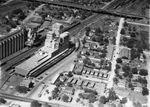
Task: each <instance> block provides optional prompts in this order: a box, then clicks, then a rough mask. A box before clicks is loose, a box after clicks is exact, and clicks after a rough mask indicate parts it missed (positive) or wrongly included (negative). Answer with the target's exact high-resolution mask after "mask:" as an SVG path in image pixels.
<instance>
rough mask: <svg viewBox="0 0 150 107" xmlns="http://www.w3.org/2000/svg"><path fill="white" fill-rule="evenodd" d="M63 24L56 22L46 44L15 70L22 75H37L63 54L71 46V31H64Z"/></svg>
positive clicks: (47, 36) (48, 34)
mask: <svg viewBox="0 0 150 107" xmlns="http://www.w3.org/2000/svg"><path fill="white" fill-rule="evenodd" d="M62 28H63V26H62V24H60V23H55V24H54V25H53V26H52V31H48V32H47V35H46V40H45V44H44V46H43V47H41V48H40V49H39V51H38V52H36V53H35V55H33V56H32V57H31V58H29V59H27V60H26V61H24V62H23V63H21V64H20V65H18V66H16V67H15V72H16V73H17V74H19V75H22V76H31V77H36V76H37V75H39V74H40V73H42V72H44V68H45V67H47V64H48V63H50V62H51V61H52V60H53V59H55V58H57V57H58V56H61V55H62V54H63V53H64V52H66V51H67V50H68V48H69V40H70V38H69V36H70V35H69V32H64V33H62Z"/></svg>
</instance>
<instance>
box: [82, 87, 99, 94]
mask: <svg viewBox="0 0 150 107" xmlns="http://www.w3.org/2000/svg"><path fill="white" fill-rule="evenodd" d="M84 92H85V93H93V94H95V95H97V94H98V93H97V92H96V91H95V90H92V89H88V88H84Z"/></svg>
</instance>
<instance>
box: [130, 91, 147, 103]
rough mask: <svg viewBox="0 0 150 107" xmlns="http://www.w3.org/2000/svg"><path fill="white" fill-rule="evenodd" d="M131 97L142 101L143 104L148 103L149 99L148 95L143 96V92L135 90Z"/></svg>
mask: <svg viewBox="0 0 150 107" xmlns="http://www.w3.org/2000/svg"><path fill="white" fill-rule="evenodd" d="M130 98H131V99H133V100H136V101H138V102H140V103H141V104H146V103H147V101H148V100H147V97H146V96H143V95H142V94H141V93H139V92H134V91H133V92H131V93H130Z"/></svg>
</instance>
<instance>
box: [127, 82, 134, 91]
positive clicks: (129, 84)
mask: <svg viewBox="0 0 150 107" xmlns="http://www.w3.org/2000/svg"><path fill="white" fill-rule="evenodd" d="M128 87H129V88H131V90H134V86H133V84H132V83H131V82H129V83H128Z"/></svg>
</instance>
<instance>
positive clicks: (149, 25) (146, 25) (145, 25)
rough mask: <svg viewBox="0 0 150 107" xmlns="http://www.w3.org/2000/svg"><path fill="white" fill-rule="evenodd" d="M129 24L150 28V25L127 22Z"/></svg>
mask: <svg viewBox="0 0 150 107" xmlns="http://www.w3.org/2000/svg"><path fill="white" fill-rule="evenodd" d="M127 23H129V24H135V25H139V26H147V27H150V25H149V24H143V23H136V22H129V21H127Z"/></svg>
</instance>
